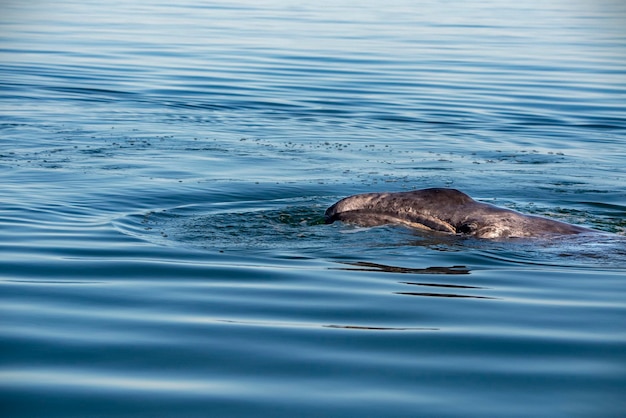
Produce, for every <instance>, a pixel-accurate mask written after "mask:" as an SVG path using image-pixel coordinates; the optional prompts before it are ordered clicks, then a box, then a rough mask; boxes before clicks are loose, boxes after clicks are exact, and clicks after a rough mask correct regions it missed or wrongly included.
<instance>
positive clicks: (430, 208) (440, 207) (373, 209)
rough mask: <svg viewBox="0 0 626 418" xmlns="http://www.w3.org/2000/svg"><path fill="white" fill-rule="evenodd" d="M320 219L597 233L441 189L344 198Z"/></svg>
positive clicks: (459, 230)
mask: <svg viewBox="0 0 626 418" xmlns="http://www.w3.org/2000/svg"><path fill="white" fill-rule="evenodd" d="M324 217H325V221H326V223H327V224H330V223H333V222H335V221H342V222H347V223H353V224H357V225H361V226H377V225H385V224H400V225H406V226H409V227H411V228H418V229H422V230H427V231H440V232H445V233H450V234H461V235H469V236H473V237H477V238H491V239H494V238H531V237H542V236H554V235H571V234H582V233H597V232H599V231H595V230H593V229H588V228H583V227H581V226H576V225H571V224H568V223H565V222H559V221H555V220H551V219H546V218H542V217H539V216H533V215H524V214H522V213H519V212H516V211H514V210H510V209H503V208H499V207H497V206H494V205H490V204H487V203H481V202H477V201H475V200H474V199H472V198H471V197H469V196H468V195H466V194H465V193H462V192H460V191H458V190H455V189H444V188H432V189H423V190H413V191H410V192H398V193H365V194H358V195H354V196H349V197H346V198H345V199H342V200H340V201H338V202H337V203H335V204H334V205H332V206H331V207H329V208H328V209H327V210H326V213H325V216H324Z"/></svg>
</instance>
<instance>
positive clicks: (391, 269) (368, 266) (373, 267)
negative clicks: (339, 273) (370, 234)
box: [339, 261, 497, 299]
mask: <svg viewBox="0 0 626 418" xmlns="http://www.w3.org/2000/svg"><path fill="white" fill-rule="evenodd" d="M344 264H348V265H350V266H351V267H344V268H340V269H339V270H348V271H370V272H371V271H382V272H386V273H402V274H455V275H458V274H469V273H470V269H469V268H467V267H465V266H452V267H426V268H411V267H399V266H390V265H386V264H379V263H371V262H368V261H357V262H352V263H344ZM398 283H400V284H404V285H409V286H421V287H428V288H431V287H435V288H442V289H465V290H470V289H486V288H484V287H479V286H470V285H460V284H451V283H431V282H408V281H406V282H398ZM393 293H394V294H396V295H408V296H430V297H439V298H441V297H443V298H468V299H497V298H494V297H491V296H480V295H469V294H465V293H463V294H461V293H457V292H452V291H450V292H443V291H441V292H393Z"/></svg>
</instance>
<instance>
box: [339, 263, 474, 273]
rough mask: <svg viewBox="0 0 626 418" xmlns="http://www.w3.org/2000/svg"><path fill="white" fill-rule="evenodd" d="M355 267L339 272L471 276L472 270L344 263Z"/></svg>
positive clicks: (458, 267)
mask: <svg viewBox="0 0 626 418" xmlns="http://www.w3.org/2000/svg"><path fill="white" fill-rule="evenodd" d="M343 264H347V265H350V266H353V267H345V268H338V269H337V270H354V271H384V272H386V273H405V274H469V273H470V269H468V268H467V267H465V266H452V267H426V268H410V267H398V266H388V265H385V264H378V263H370V262H367V261H357V262H354V263H343Z"/></svg>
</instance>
